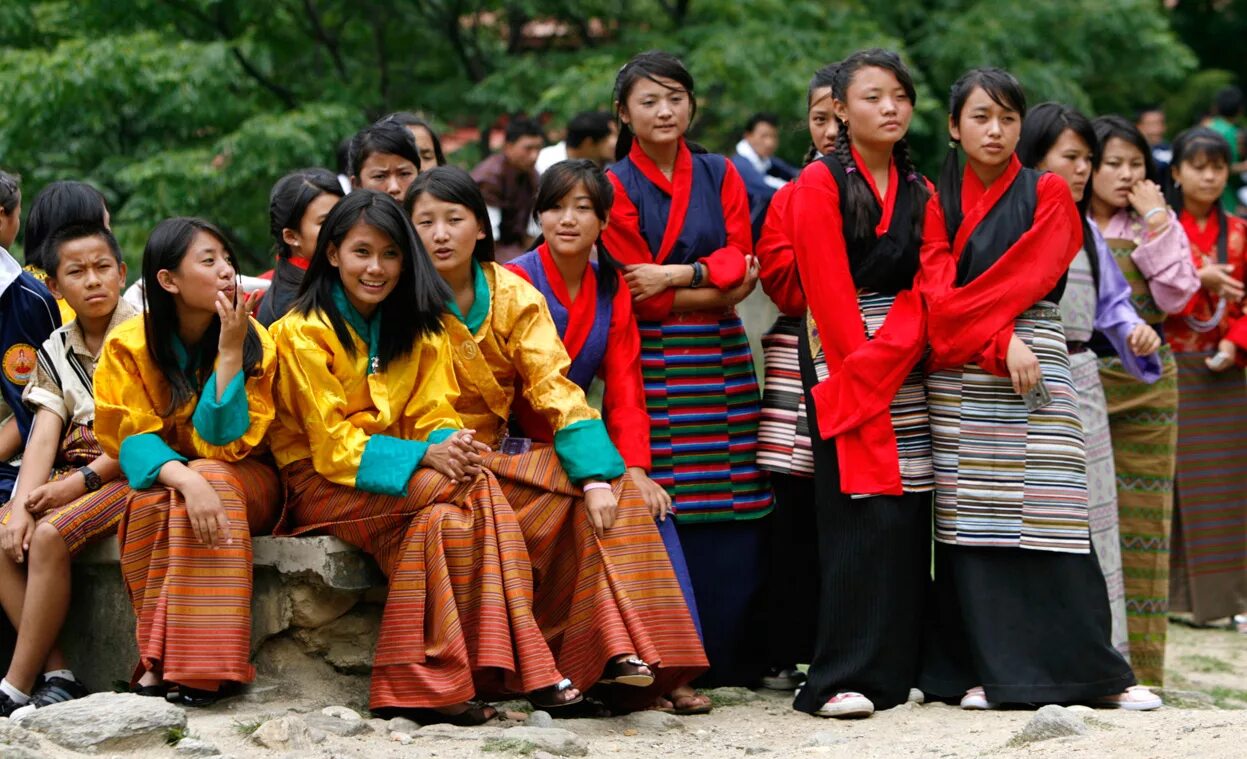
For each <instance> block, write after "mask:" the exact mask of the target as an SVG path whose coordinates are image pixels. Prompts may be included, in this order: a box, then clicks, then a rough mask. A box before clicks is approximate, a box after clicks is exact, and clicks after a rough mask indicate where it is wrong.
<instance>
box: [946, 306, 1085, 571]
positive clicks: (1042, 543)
mask: <svg viewBox="0 0 1247 759" xmlns="http://www.w3.org/2000/svg"><path fill="white" fill-rule="evenodd" d="M1014 334H1015V335H1017V337H1018V338H1020V339H1021V340H1022V341H1024V342H1025V343H1026V344H1027V345H1028V346H1029V347H1030V348H1031V350H1032V351H1034V353H1035V356H1036V358H1038V359H1039V366H1040V369H1041V370H1042V372H1043V381H1044V383H1045V384H1046V385H1047V387H1048V391H1049V392H1050V393H1051V395H1052V402H1051V403H1049V404H1048V405H1047V406H1045V407H1043V408H1041V409H1038V410H1037V411H1028V410H1027V408H1026V404H1025V402H1024V401H1023V400H1022V397H1021V396H1019V395H1018V394H1017V393H1015V392H1014V391H1013V386H1012V384H1011V383H1010V381H1009V378H1008V377H997V376H996V375H994V374H990V373H988V372H985V371H983V370H982V369H980V368H979V367H978V366H975V365H973V364H967V365H965V366H964V367H961V368H959V369H952V370H947V371H942V372H937V373H935V374H932V375H931V376H929V377H928V378H927V392H928V397H929V402H930V408H931V437H932V444H933V454H934V460H935V483H936V484H935V539H936V540H938V541H940V542H942V543H948V544H953V545H964V546H992V547H1013V548H1026V549H1034V550H1043V551H1060V552H1068V553H1087V552H1089V551H1090V547H1091V546H1090V532H1089V525H1088V515H1087V461H1086V445H1085V443H1084V439H1083V430H1082V421H1081V420H1080V419H1079V416H1078V394H1077V391H1076V390H1075V389H1074V382H1073V378H1072V377H1071V374H1070V363H1069V353H1068V352H1067V350H1066V347H1065V333H1064V331H1063V329H1062V327H1061V321H1060V312H1059V311H1057V309H1056V307H1055V306H1053V305H1051V304H1049V303H1046V302H1045V303H1040V304H1039V305H1038V306H1036V307H1035V308H1032V309H1031V310H1029V311H1027V312H1026V313H1024V314H1022V315H1021V316H1019V317H1018V318H1017V320H1016V321H1015V322H1014Z"/></svg>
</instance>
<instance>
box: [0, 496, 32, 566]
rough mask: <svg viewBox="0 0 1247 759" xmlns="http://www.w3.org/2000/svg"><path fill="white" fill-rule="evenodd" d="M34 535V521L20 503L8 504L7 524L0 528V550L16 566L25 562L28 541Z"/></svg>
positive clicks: (28, 546)
mask: <svg viewBox="0 0 1247 759" xmlns="http://www.w3.org/2000/svg"><path fill="white" fill-rule="evenodd" d="M34 534H35V519H34V517H32V516H31V515H30V514H28V513H27V512H26V509H25V508H24V507H23V506H22V504H20V503H16V502H13V501H10V502H9V523H8V524H6V525H4V527H0V550H2V551H4V553H5V554H7V555H8V557H9V558H10V559H12V560H13V561H14V563H16V564H21V563H22V562H23V561H25V560H26V552H27V551H29V550H30V539H31V538H32V537H33V536H34Z"/></svg>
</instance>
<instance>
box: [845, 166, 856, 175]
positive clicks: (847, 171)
mask: <svg viewBox="0 0 1247 759" xmlns="http://www.w3.org/2000/svg"><path fill="white" fill-rule="evenodd" d="M855 171H857V167H856V166H850V167H848V168H847V169H845V170H844V173H845V174H852V173H853V172H855Z"/></svg>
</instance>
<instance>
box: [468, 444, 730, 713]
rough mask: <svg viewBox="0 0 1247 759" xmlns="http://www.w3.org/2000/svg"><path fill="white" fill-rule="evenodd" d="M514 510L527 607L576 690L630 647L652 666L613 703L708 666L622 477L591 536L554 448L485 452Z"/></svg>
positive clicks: (657, 542)
mask: <svg viewBox="0 0 1247 759" xmlns="http://www.w3.org/2000/svg"><path fill="white" fill-rule="evenodd" d="M485 465H486V466H487V467H488V468H489V469H490V470H491V471H492V472H493V473H494V475H495V476H496V477H497V478H498V482H499V484H500V485H501V487H502V492H503V493H505V494H506V497H507V500H508V501H509V502H510V504H511V508H513V509H514V510H515V514H516V516H517V517H518V518H519V522H520V528H521V529H522V530H523V532H524V541H525V543H526V544H527V546H528V553H529V556H530V557H531V560H532V567H533V583H534V593H535V600H534V603H533V613H534V614H535V615H536V617H537V623H538V624H539V625H540V626H541V630H542V632H543V633H544V634H545V638H546V641H547V642H548V643H549V644H550V648H551V650H552V651H553V652H554V656H555V659H556V660H557V662H558V666H559V670H560V671H561V672H562V673H563V674H564V675H565V676H566V677H567V678H568V679H570V680H571V681H572V684H573V685H575V686H576V687H577V688H580V689H582V690H583V689H587V688H588V687H590V686H592V685H593V684H594V683H595V682H596V681H597V680H598V679H599V678H600V677H601V676H602V670H603V669H604V668H605V667H606V665H607V663H608V662H610V661H611V660H612V659H614V658H617V657H619V656H620V655H623V654H635V655H637V656H639V657H640V658H641V659H642V660H644V661H645V662H647V663H648V664H649V665H650V667H651V669H652V670H653V671H654V677H655V682H654V684H653V685H652V686H650V687H649V688H645V689H640V688H625V687H617V688H615V689H613V691H614V692H613V693H611V694H610V696H611V701H612V703H613V704H614V705H618V706H623V707H625V708H640V707H643V706H646V705H648V703H650V702H652V701H653V699H654V697H655V696H657V695H660V694H662V693H669V692H670V691H671V690H672V689H673V688H675V687H677V686H681V685H685V684H687V683H688V682H690V681H691V680H692V679H693V678H694V677H696V676H697V675H698V674H699V673H701V672H702V671H703V670H705V669H706V668H707V666H708V662H707V661H706V655H705V653H704V651H703V650H702V645H701V641H700V639H699V638H698V636H697V630H696V628H695V627H694V626H693V619H692V617H691V616H690V615H689V611H688V605H687V604H686V603H685V600H684V594H683V592H682V591H681V590H680V584H679V582H678V580H677V579H676V576H675V572H674V571H673V570H672V568H671V560H670V558H669V557H668V555H667V549H666V547H665V546H664V544H663V541H662V538H661V536H660V535H659V533H658V529H657V528H656V527H655V526H654V520H653V517H652V516H651V515H650V512H649V509H648V508H646V506H645V502H644V500H643V499H642V498H641V494H640V492H639V491H638V490H637V489H636V486H635V485H634V484H633V483H632V480H631V478H629V477H628V476H627V475H625V476H623V477H621V478H619V479H618V480H616V481H615V482H614V491H615V496H616V498H617V499H618V502H619V508H618V512H617V514H616V517H615V524H614V526H613V527H611V528H610V529H609V530H607V531H606V533H605V535H603V536H602V537H598V536H597V535H596V534H595V533H594V531H593V527H592V525H591V524H590V523H589V518H588V510H587V509H586V508H585V505H584V494H583V491H582V490H581V489H580V488H579V487H577V486H575V485H573V484H572V483H571V481H570V480H568V479H567V476H566V475H565V474H564V473H563V469H562V467H561V466H560V465H559V462H558V458H557V457H556V456H555V453H554V449H553V448H551V447H548V446H538V447H536V448H534V449H533V450H531V451H529V452H527V453H523V454H519V455H514V456H509V455H506V454H502V453H489V454H486V455H485Z"/></svg>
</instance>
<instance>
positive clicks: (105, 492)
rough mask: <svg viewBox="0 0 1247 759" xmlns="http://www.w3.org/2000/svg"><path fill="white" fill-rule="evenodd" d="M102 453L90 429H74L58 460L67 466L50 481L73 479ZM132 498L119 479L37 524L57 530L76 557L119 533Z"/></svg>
mask: <svg viewBox="0 0 1247 759" xmlns="http://www.w3.org/2000/svg"><path fill="white" fill-rule="evenodd" d="M103 453H104V451H103V449H101V448H100V445H99V443H98V442H96V440H95V433H94V432H93V431H92V430H91V428H90V427H84V426H81V425H75V426H74V427H72V428H71V429H70V431H69V434H68V435H66V436H65V440H64V442H63V443H62V444H61V455H60V456H59V459H60V461H61V462H62V463H66V466H60V467H57V468H56V469H53V470H52V476H51V477H50V478H48V481H49V482H55V481H57V480H62V479H64V478H66V477H68V476H70V475H71V474H73V473H74V472H76V471H78V467H80V466H85V465H87V464H90V463H91V462H92V461H94V460H95V459H96V458H97V457H99V456H101V455H103ZM129 496H130V486H129V485H127V484H126V481H125V479H124V478H118V479H116V480H113V481H111V482H106V483H104V487H102V488H100V489H99V490H97V491H95V492H94V493H87V494H86V495H83V496H80V497H78V498H75V499H74V500H72V501H70V502H69V503H67V504H65V505H64V506H62V507H60V508H59V509H53V510H52V511H50V512H48V513H46V514H43V515H41V516H40V517H39V519H37V520H36V522H47V523H48V524H50V525H52V526H53V527H55V528H56V532H57V533H58V534H59V535H60V536H61V540H63V541H65V547H66V548H67V549H69V555H70V556H77V555H78V553H79V552H80V551H81V550H82V549H83V548H86V547H87V546H89V545H90V544H92V543H94V542H95V541H97V540H99V539H100V538H105V537H108V536H109V535H112V534H113V533H114V532H116V531H117V523H118V522H120V521H121V515H122V514H124V513H125V511H126V500H127V499H128V498H129ZM9 508H10V506H9V505H7V504H6V505H5V507H4V509H3V511H2V513H3V517H2V518H0V524H8V523H9Z"/></svg>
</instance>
